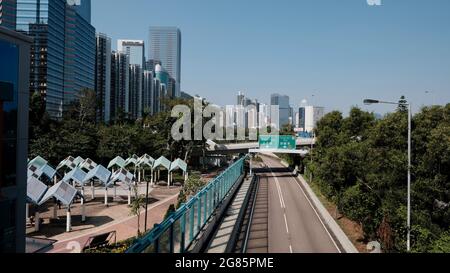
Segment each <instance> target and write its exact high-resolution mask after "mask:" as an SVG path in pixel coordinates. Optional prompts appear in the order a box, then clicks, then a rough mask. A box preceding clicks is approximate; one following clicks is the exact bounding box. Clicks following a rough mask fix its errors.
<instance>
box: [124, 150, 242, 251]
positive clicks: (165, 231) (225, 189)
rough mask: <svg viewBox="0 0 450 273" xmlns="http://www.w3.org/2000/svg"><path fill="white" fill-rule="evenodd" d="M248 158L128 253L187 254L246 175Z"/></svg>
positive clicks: (238, 162)
mask: <svg viewBox="0 0 450 273" xmlns="http://www.w3.org/2000/svg"><path fill="white" fill-rule="evenodd" d="M246 158H247V156H245V157H243V158H241V159H239V160H238V161H237V162H235V163H234V164H233V165H232V166H230V167H229V168H228V169H226V170H225V171H224V172H223V173H221V174H220V175H219V176H217V177H216V178H214V180H213V181H211V182H210V183H209V184H208V185H207V186H206V187H205V188H203V189H202V190H201V191H200V192H199V193H197V195H195V196H194V197H193V198H191V199H190V200H189V202H187V203H186V204H184V205H182V206H181V207H180V208H179V209H178V210H177V211H176V212H175V213H173V214H172V215H171V216H170V217H169V218H167V219H166V220H164V221H163V222H162V223H161V224H159V225H157V226H156V227H155V228H153V229H152V230H151V231H150V232H149V233H148V234H147V235H145V236H144V237H143V238H141V239H139V240H138V241H137V242H136V243H135V244H134V245H133V246H132V247H130V248H129V249H128V250H127V253H185V252H186V250H187V249H188V248H189V246H190V245H191V244H192V242H193V241H194V240H195V239H196V238H197V236H198V235H199V234H200V232H201V230H202V229H203V228H204V227H205V225H206V224H207V222H208V220H209V219H210V218H211V216H212V215H213V213H214V211H215V210H216V209H217V208H218V207H219V205H220V204H221V203H222V202H223V200H224V199H225V197H226V196H227V195H228V193H229V192H230V190H231V189H232V188H233V186H234V185H235V184H236V182H237V181H238V180H239V177H241V176H242V174H243V173H244V162H245V160H246Z"/></svg>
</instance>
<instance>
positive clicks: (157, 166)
mask: <svg viewBox="0 0 450 273" xmlns="http://www.w3.org/2000/svg"><path fill="white" fill-rule="evenodd" d="M170 165H171V162H170V160H169V159H167V158H165V157H164V156H161V157H160V158H158V159H157V160H156V161H155V163H154V164H153V169H152V172H154V171H155V170H157V173H156V179H155V182H156V181H159V178H160V174H161V173H160V171H161V169H165V170H167V174H168V176H167V180H169V177H170ZM155 182H154V183H155ZM167 186H168V187H170V181H167Z"/></svg>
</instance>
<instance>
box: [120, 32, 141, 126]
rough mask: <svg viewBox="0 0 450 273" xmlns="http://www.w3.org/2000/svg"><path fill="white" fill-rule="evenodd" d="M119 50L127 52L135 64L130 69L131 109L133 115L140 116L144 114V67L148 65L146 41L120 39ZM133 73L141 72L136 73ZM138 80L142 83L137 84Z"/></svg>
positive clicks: (130, 60) (134, 116)
mask: <svg viewBox="0 0 450 273" xmlns="http://www.w3.org/2000/svg"><path fill="white" fill-rule="evenodd" d="M117 50H118V51H119V52H123V53H124V54H126V55H127V56H128V60H129V63H130V65H131V66H133V68H132V69H131V70H130V83H129V84H130V101H129V109H130V115H131V117H133V118H139V117H141V115H142V90H143V77H144V75H143V68H144V67H145V66H146V64H145V46H144V41H142V40H118V41H117ZM133 73H139V74H136V75H134V74H133ZM138 77H139V79H138ZM138 81H139V83H140V85H137V82H138ZM135 99H136V101H135Z"/></svg>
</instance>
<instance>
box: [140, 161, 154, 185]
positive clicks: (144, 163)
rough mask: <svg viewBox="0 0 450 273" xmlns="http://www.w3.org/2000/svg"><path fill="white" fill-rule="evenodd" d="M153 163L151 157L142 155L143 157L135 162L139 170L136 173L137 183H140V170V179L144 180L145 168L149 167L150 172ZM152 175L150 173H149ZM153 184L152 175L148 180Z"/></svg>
mask: <svg viewBox="0 0 450 273" xmlns="http://www.w3.org/2000/svg"><path fill="white" fill-rule="evenodd" d="M154 162H155V159H153V157H151V156H149V155H148V154H144V155H143V156H141V157H140V158H139V160H138V161H137V165H138V168H139V172H138V182H141V181H142V180H141V172H140V171H141V169H142V177H143V178H144V180H145V168H146V167H149V168H150V170H153V163H154ZM150 173H152V172H150ZM150 179H151V180H152V181H151V182H153V175H152V176H151V178H150Z"/></svg>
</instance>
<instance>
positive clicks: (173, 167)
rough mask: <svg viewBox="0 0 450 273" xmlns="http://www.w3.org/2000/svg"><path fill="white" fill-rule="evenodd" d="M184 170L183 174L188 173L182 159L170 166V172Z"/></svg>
mask: <svg viewBox="0 0 450 273" xmlns="http://www.w3.org/2000/svg"><path fill="white" fill-rule="evenodd" d="M176 170H182V171H183V172H187V164H186V162H184V161H183V160H181V159H179V158H178V159H177V160H175V161H174V162H172V164H170V172H173V171H176Z"/></svg>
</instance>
